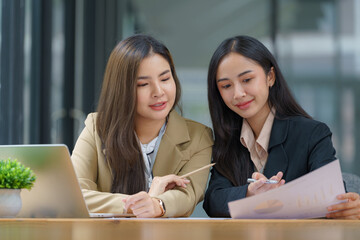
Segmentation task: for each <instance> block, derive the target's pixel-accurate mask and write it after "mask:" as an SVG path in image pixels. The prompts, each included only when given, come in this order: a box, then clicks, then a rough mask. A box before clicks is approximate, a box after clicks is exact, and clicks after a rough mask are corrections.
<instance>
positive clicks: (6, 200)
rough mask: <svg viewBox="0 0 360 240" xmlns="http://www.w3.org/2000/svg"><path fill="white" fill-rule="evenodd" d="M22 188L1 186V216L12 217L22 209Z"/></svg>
mask: <svg viewBox="0 0 360 240" xmlns="http://www.w3.org/2000/svg"><path fill="white" fill-rule="evenodd" d="M20 192H21V189H5V188H0V217H3V218H10V217H11V218H12V217H16V215H17V214H18V213H19V212H20V210H21V206H22V203H21V197H20Z"/></svg>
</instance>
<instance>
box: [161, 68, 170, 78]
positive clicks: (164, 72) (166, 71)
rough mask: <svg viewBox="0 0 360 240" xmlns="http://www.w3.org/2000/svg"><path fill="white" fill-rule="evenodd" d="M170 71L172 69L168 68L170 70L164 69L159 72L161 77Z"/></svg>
mask: <svg viewBox="0 0 360 240" xmlns="http://www.w3.org/2000/svg"><path fill="white" fill-rule="evenodd" d="M168 72H170V70H169V69H168V70H165V71H163V72H162V73H160V74H159V77H161V76H162V75H165V74H167V73H168Z"/></svg>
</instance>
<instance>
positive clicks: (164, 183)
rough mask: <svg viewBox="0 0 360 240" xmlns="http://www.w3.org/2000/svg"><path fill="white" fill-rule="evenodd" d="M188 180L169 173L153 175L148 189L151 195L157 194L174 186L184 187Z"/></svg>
mask: <svg viewBox="0 0 360 240" xmlns="http://www.w3.org/2000/svg"><path fill="white" fill-rule="evenodd" d="M189 183H190V180H188V179H186V178H181V177H180V176H177V175H174V174H170V175H166V176H163V177H154V179H153V180H152V183H151V187H150V190H149V195H150V196H151V197H155V196H158V195H160V194H162V193H164V192H166V191H167V190H170V189H173V188H174V187H176V186H178V187H183V188H186V184H189Z"/></svg>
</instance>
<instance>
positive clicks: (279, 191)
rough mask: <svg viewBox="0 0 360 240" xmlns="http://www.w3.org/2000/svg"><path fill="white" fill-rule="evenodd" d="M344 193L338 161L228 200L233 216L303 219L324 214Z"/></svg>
mask: <svg viewBox="0 0 360 240" xmlns="http://www.w3.org/2000/svg"><path fill="white" fill-rule="evenodd" d="M343 193H345V188H344V183H343V179H342V174H341V168H340V163H339V160H335V161H333V162H331V163H329V164H327V165H325V166H323V167H321V168H319V169H316V170H315V171H312V172H310V173H308V174H306V175H304V176H302V177H300V178H297V179H295V180H293V181H291V182H289V183H286V184H285V185H283V186H281V187H279V188H275V189H273V190H270V191H267V192H265V193H261V194H258V195H254V196H251V197H247V198H244V199H240V200H237V201H233V202H229V210H230V215H231V217H232V218H248V219H249V218H250V219H251V218H252V219H254V218H273V219H274V218H275V219H276V218H279V219H302V218H319V217H325V215H326V214H327V213H328V211H327V207H328V206H331V205H334V204H337V203H340V202H342V201H339V200H337V199H336V196H337V195H339V194H343Z"/></svg>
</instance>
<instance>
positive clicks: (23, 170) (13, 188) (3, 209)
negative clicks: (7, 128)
mask: <svg viewBox="0 0 360 240" xmlns="http://www.w3.org/2000/svg"><path fill="white" fill-rule="evenodd" d="M35 179H36V176H35V175H34V174H33V172H32V171H31V170H30V168H27V167H25V166H24V165H23V164H21V163H20V162H18V161H17V160H16V159H10V158H9V159H5V160H1V159H0V217H15V216H16V215H17V214H18V213H19V211H20V210H21V206H22V203H21V197H20V192H21V189H23V188H26V189H29V190H30V189H31V188H32V187H33V185H34V182H35Z"/></svg>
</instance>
